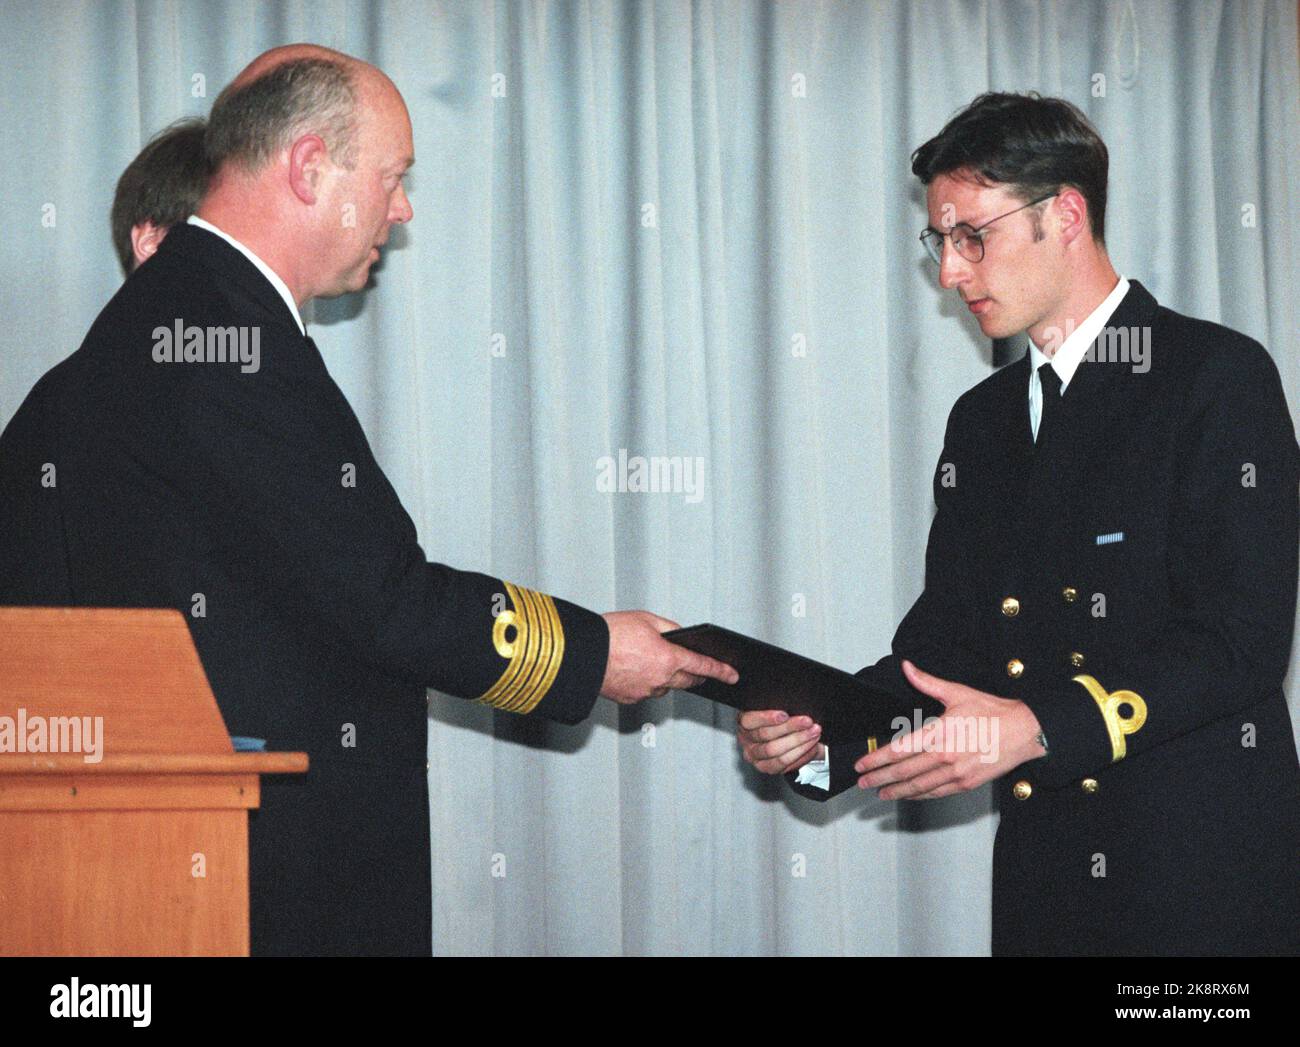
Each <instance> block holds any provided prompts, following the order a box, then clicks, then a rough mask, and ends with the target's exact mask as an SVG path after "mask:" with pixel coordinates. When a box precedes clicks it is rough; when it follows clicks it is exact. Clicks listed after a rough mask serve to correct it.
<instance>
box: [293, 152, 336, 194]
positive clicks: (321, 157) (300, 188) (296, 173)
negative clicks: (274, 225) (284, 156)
mask: <svg viewBox="0 0 1300 1047" xmlns="http://www.w3.org/2000/svg"><path fill="white" fill-rule="evenodd" d="M330 166H331V163H330V154H329V150H328V149H327V148H326V147H325V142H324V140H323V139H322V138H321V136H320V135H303V136H302V137H301V138H299V139H298V140H297V141H296V142H294V143H293V147H292V148H291V149H290V150H289V188H290V189H292V190H293V195H294V196H296V197H297V198H298V199H299V200H301V201H302V202H303V203H304V204H314V203H316V199H317V197H318V195H319V194H320V186H321V180H322V179H323V178H324V176H325V174H326V172H327V171H328V170H329V168H330Z"/></svg>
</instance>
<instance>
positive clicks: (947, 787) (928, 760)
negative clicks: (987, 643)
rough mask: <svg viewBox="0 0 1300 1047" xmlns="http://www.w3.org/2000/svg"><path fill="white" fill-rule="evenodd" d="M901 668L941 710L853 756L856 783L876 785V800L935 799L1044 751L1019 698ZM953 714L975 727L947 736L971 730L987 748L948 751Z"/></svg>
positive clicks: (1034, 724) (1031, 717)
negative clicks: (882, 744) (903, 733)
mask: <svg viewBox="0 0 1300 1047" xmlns="http://www.w3.org/2000/svg"><path fill="white" fill-rule="evenodd" d="M903 672H904V674H905V675H906V676H907V679H908V682H909V683H910V684H911V685H912V686H913V687H915V688H916V689H917V690H918V691H920V692H921V693H922V694H928V695H929V696H930V697H932V698H937V699H938V700H939V701H940V702H942V703H943V704H944V706H945V712H944V714H943V716H941V717H939V719H938V720H937V721H936V722H935V723H934V725H933V726H930V727H923V728H922V729H921V730H920V731H913V732H912V733H911V734H909V735H907V736H906V737H903V738H900V739H898V740H896V741H893V742H890V744H889V745H886V746H885V747H884V748H882V749H877V750H876V751H875V752H874V753H869V754H867V755H866V756H864V757H862V759H860V760H858V762H857V763H856V764H854V765H853V769H854V770H855V771H857V772H858V773H859V774H860V775H862V777H860V778H859V779H858V786H859V787H860V788H863V789H877V788H878V789H880V793H879V796H880V798H881V799H882V800H935V799H938V798H939V797H941V796H951V795H953V793H960V792H966V791H967V790H969V789H975V788H977V787H979V786H981V785H983V784H984V783H985V782H987V781H991V780H992V779H994V778H997V777H999V776H1000V775H1003V774H1006V773H1007V772H1008V771H1010V770H1011V769H1012V768H1014V767H1018V766H1020V764H1022V763H1024V762H1025V761H1026V760H1034V759H1037V758H1038V757H1040V756H1043V755H1044V754H1045V750H1044V749H1043V747H1042V746H1041V745H1039V744H1038V732H1039V731H1040V730H1041V727H1040V726H1039V723H1038V718H1037V717H1036V716H1035V715H1034V713H1033V710H1031V709H1030V708H1029V706H1027V705H1026V704H1025V703H1024V702H1019V701H1015V700H1013V699H1010V698H999V697H998V696H997V695H995V694H989V693H988V692H986V691H977V690H975V688H973V687H967V686H966V685H965V684H960V683H954V682H953V681H952V680H941V679H940V678H939V677H937V676H931V675H930V674H929V673H927V672H922V671H921V670H920V669H918V668H917V667H916V666H915V665H913V664H912V663H911V662H909V661H906V660H905V661H904V662H903ZM957 717H961V718H966V717H975V718H976V719H975V720H974V721H972V724H971V725H973V726H974V727H975V728H976V730H975V731H971V730H968V729H964V728H963V729H962V730H959V731H956V732H954V733H953V737H958V738H962V739H969V738H971V737H972V735H974V736H975V737H976V738H979V739H983V740H985V741H989V742H992V743H993V744H992V745H991V746H990V749H991V751H990V752H988V753H981V752H979V751H978V750H977V751H973V752H969V751H968V752H953V751H948V749H949V747H948V746H946V745H945V744H944V739H945V738H947V737H949V734H948V732H947V730H946V727H947V726H948V725H947V724H945V721H949V720H952V719H954V718H957ZM954 726H956V725H954ZM995 732H996V733H995ZM953 748H956V747H955V746H954V747H953ZM966 748H968V749H970V748H974V747H972V746H966ZM927 749H928V750H931V751H926V750H927Z"/></svg>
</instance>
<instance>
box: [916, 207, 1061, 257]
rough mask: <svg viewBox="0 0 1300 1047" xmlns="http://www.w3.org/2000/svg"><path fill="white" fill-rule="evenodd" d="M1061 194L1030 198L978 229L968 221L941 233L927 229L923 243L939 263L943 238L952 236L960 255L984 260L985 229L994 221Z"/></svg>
mask: <svg viewBox="0 0 1300 1047" xmlns="http://www.w3.org/2000/svg"><path fill="white" fill-rule="evenodd" d="M1057 195H1059V190H1058V192H1056V193H1048V194H1047V195H1046V196H1040V197H1039V198H1038V199H1037V200H1030V201H1029V203H1027V204H1021V205H1020V206H1019V207H1017V208H1016V209H1015V210H1014V211H1008V212H1006V214H1000V215H998V216H997V217H996V218H990V219H989V220H988V221H987V222H985V223H984V224H983V225H981V226H980V227H979V228H978V229H976V228H973V227H972V226H970V225H968V224H967V223H966V222H958V223H957V224H956V225H954V226H953V227H952V231H951V232H948V233H941V232H939V230H937V229H928V228H927V229H926V230H925V231H924V232H923V233H921V243H923V244H925V249H926V250H927V251H929V252H930V257H931V258H933V259H934V260H935V261H936V262H938V263H939V264H941V265H942V264H943V238H944V237H945V236H950V237H952V247H953V250H954V251H956V252H957V253H958V254H959V255H961V256H962V257H963V258H965V259H966V261H968V262H982V261H984V236H983V231H984V230H985V229H987V228H988V227H989V226H991V225H992V224H993V223H994V222H1000V221H1002V219H1004V218H1006V217H1008V216H1010V215H1013V214H1015V213H1016V212H1017V211H1023V210H1024V209H1025V208H1026V207H1033V206H1034V205H1035V204H1041V203H1042V202H1043V201H1044V200H1050V199H1051V198H1052V197H1054V196H1057Z"/></svg>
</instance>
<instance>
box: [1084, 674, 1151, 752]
mask: <svg viewBox="0 0 1300 1047" xmlns="http://www.w3.org/2000/svg"><path fill="white" fill-rule="evenodd" d="M1071 679H1073V680H1074V682H1075V683H1078V684H1082V685H1083V687H1084V689H1085V690H1086V691H1087V692H1088V693H1089V694H1090V695H1092V700H1093V701H1095V702H1096V703H1097V708H1098V709H1100V710H1101V718H1102V719H1103V720H1104V721H1105V722H1106V733H1107V734H1109V735H1110V762H1111V763H1119V761H1120V760H1122V759H1124V756H1125V755H1126V753H1127V751H1128V747H1127V745H1126V744H1125V742H1124V736H1125V735H1128V734H1136V733H1137V732H1138V731H1139V730H1141V729H1142V725H1143V724H1144V723H1146V722H1147V703H1146V702H1145V701H1143V700H1142V696H1141V695H1140V694H1138V693H1137V692H1136V691H1115V692H1113V693H1111V694H1107V693H1106V688H1104V687H1103V686H1102V685H1101V684H1100V683H1098V682H1097V680H1096V678H1095V677H1092V676H1087V675H1081V676H1075V677H1071ZM1125 704H1128V705H1131V706H1132V707H1133V715H1132V716H1129V717H1127V718H1125V717H1123V716H1120V714H1119V707H1120V706H1121V705H1125Z"/></svg>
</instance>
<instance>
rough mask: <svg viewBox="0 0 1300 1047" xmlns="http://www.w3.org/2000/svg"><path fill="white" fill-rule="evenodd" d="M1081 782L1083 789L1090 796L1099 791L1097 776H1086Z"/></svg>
mask: <svg viewBox="0 0 1300 1047" xmlns="http://www.w3.org/2000/svg"><path fill="white" fill-rule="evenodd" d="M1079 784H1080V785H1081V786H1083V791H1084V792H1086V793H1088V794H1089V795H1090V796H1091V795H1092V794H1093V793H1095V792H1096V791H1097V779H1096V778H1085V779H1084V780H1083V781H1081V782H1080V783H1079Z"/></svg>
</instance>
